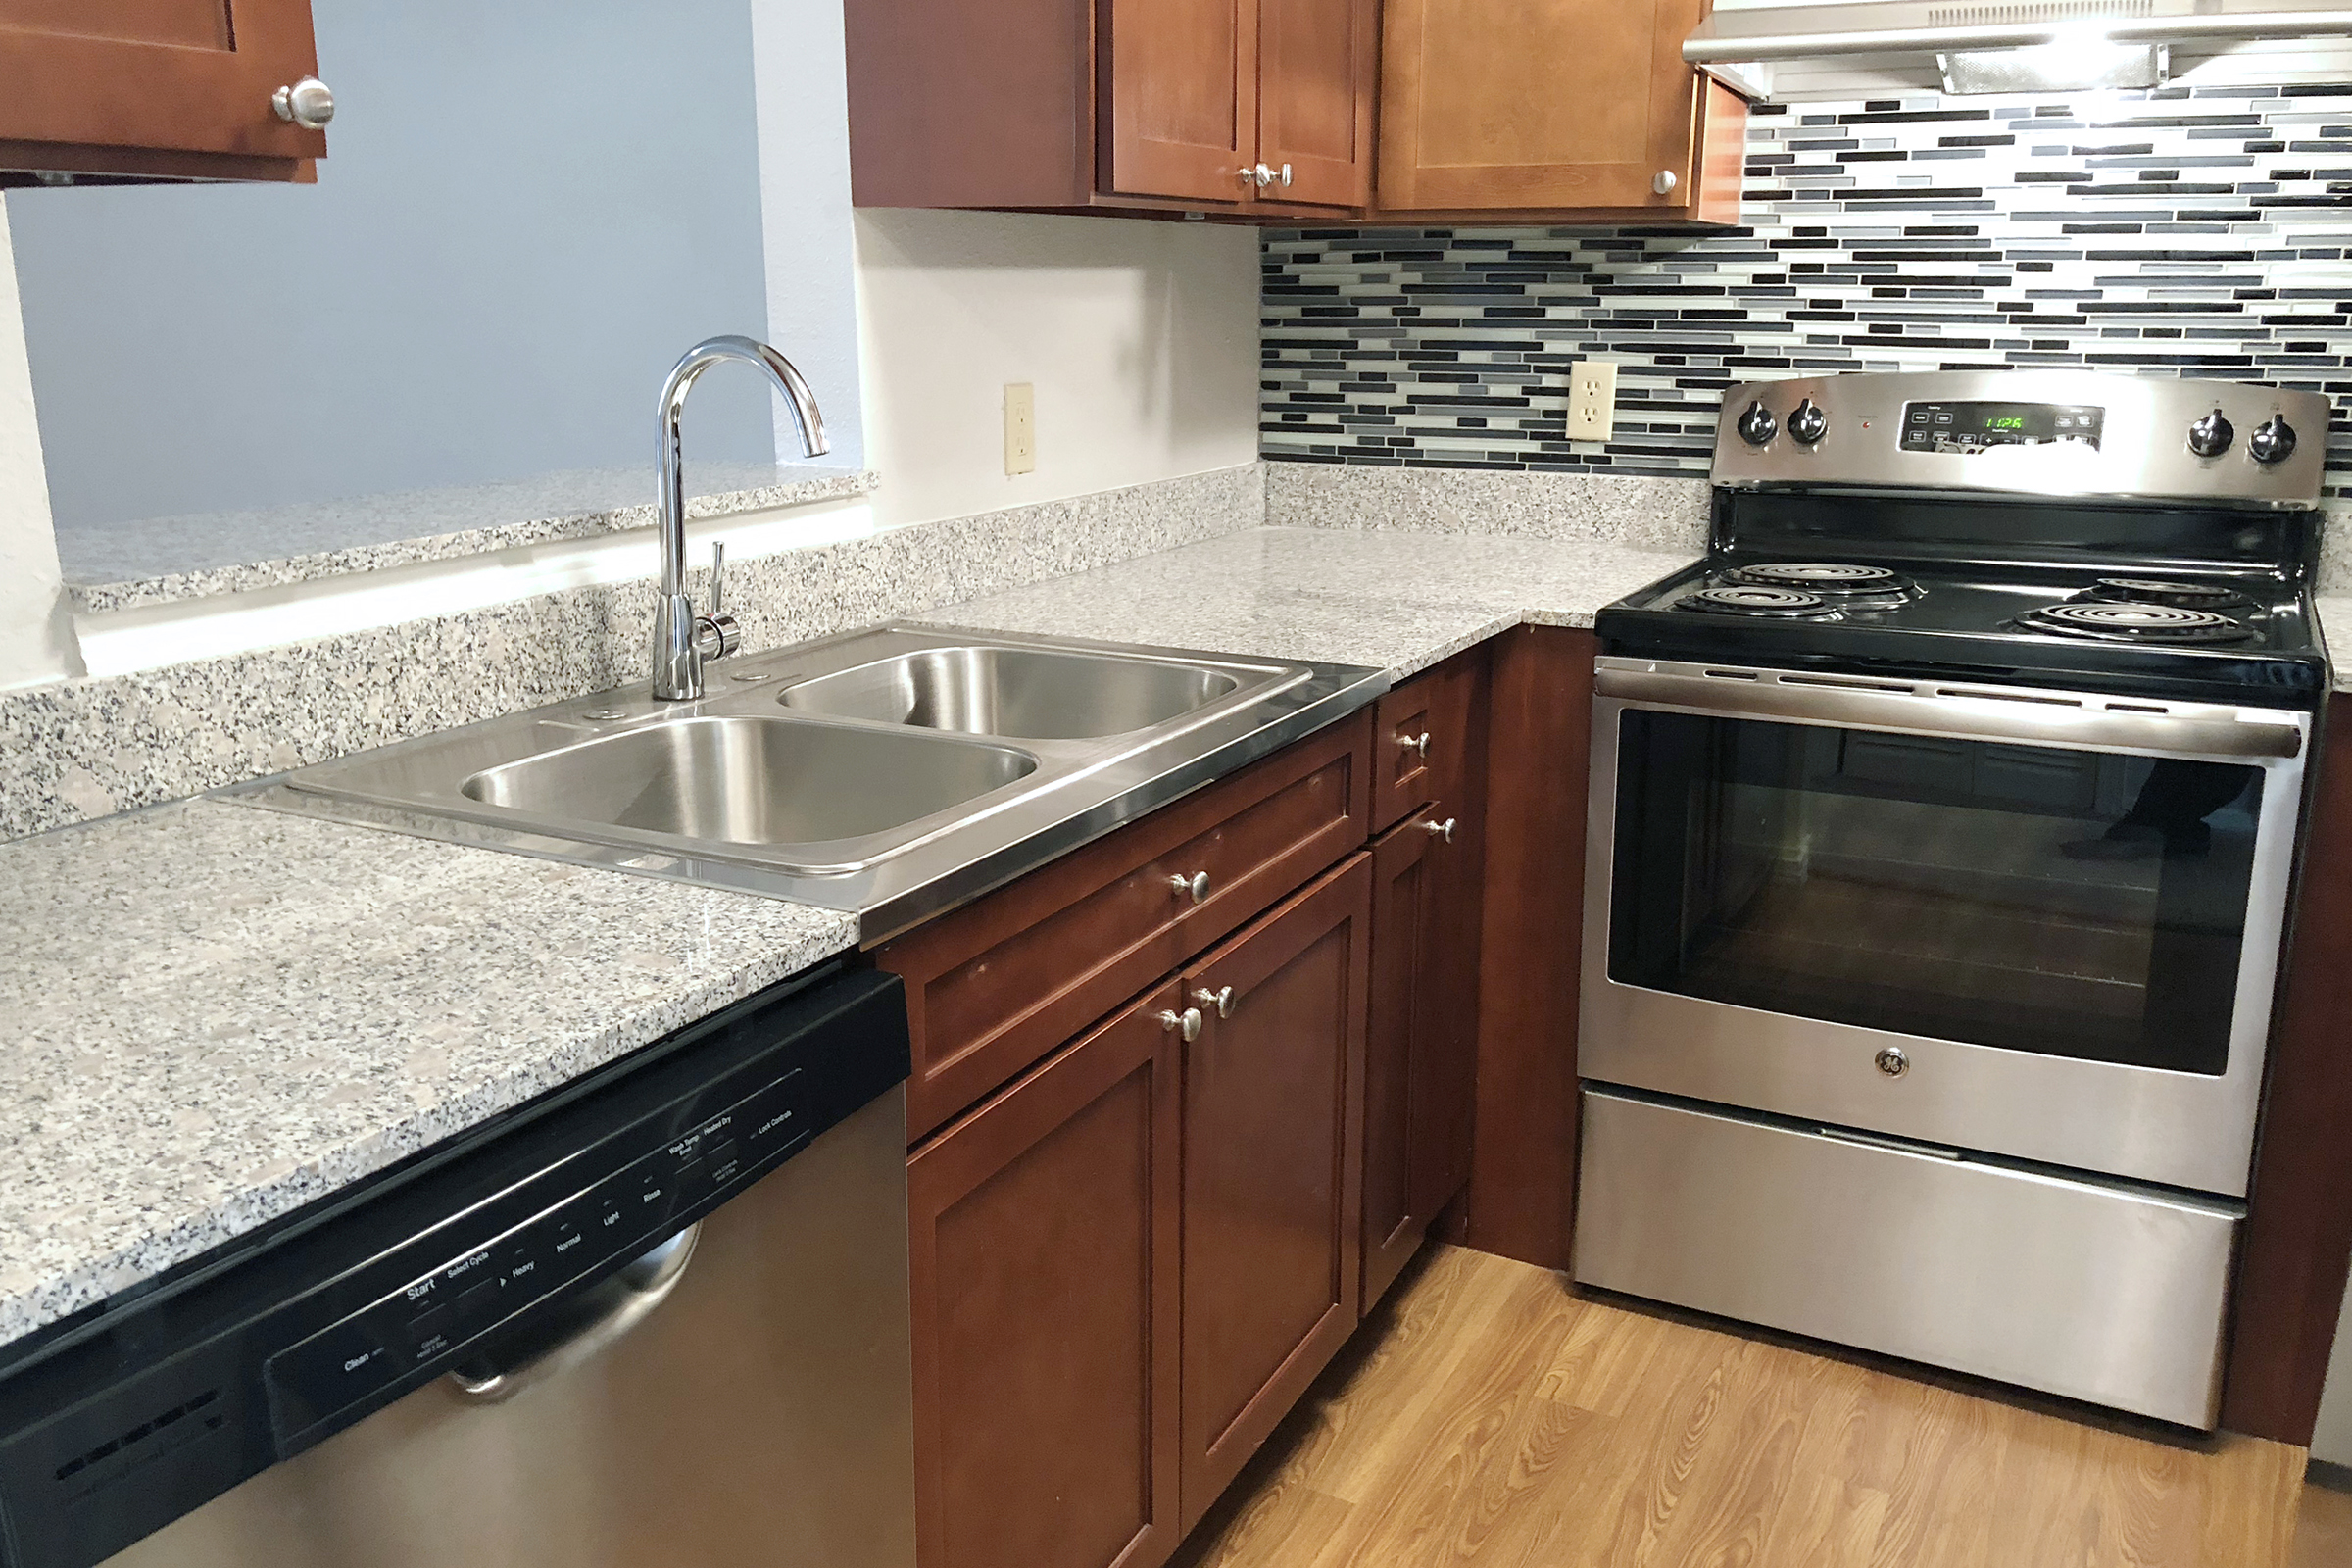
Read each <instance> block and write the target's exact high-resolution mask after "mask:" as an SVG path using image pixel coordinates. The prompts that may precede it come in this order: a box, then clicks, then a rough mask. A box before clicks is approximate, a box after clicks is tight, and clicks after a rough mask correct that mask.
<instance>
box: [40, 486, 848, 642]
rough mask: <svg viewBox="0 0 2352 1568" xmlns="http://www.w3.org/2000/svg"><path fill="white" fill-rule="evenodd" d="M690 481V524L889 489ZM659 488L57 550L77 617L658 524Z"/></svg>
mask: <svg viewBox="0 0 2352 1568" xmlns="http://www.w3.org/2000/svg"><path fill="white" fill-rule="evenodd" d="M687 475H688V477H689V479H690V480H691V481H692V482H693V483H694V485H695V486H696V487H697V488H696V493H695V494H693V495H691V496H689V497H687V499H686V515H687V516H688V517H689V518H701V517H722V516H732V515H735V514H736V513H739V512H753V511H761V510H765V509H767V508H770V507H798V506H808V505H810V504H812V503H815V502H819V501H841V500H848V499H851V498H853V497H856V496H861V495H864V494H866V493H867V492H869V491H871V490H872V489H874V487H875V486H876V485H877V484H878V483H879V480H878V479H877V478H876V476H875V475H874V474H872V473H871V472H868V471H865V470H862V469H858V468H843V467H835V466H831V465H827V464H815V463H787V464H777V465H773V466H768V465H762V464H725V463H720V464H712V463H704V464H690V465H689V466H688V467H687ZM654 488H655V484H654V474H653V472H652V470H651V469H647V468H585V469H578V470H573V471H569V472H564V473H550V474H542V475H539V476H538V477H535V478H530V479H514V480H508V481H505V482H503V483H498V484H482V485H469V486H463V487H458V488H452V489H444V490H414V491H402V492H399V493H397V494H390V495H377V496H358V497H354V498H351V499H348V500H343V501H326V502H318V503H313V504H310V505H305V506H293V507H277V508H273V509H270V510H269V511H263V512H218V513H205V514H202V515H193V516H178V517H150V518H147V519H145V520H143V521H138V522H119V523H106V524H80V525H75V524H70V523H69V524H61V525H60V526H59V527H58V530H57V549H58V557H59V561H60V564H61V565H62V567H63V569H64V571H65V577H66V594H67V597H68V599H69V600H70V601H71V602H72V605H73V609H74V611H75V612H76V613H80V614H84V615H99V614H108V613H114V612H116V611H122V610H134V609H137V608H139V607H141V606H145V605H160V604H169V603H172V602H173V601H175V600H183V599H203V598H208V597H210V596H212V595H215V594H227V593H241V592H245V591H248V590H251V589H255V588H270V587H277V586H280V585H283V584H286V583H297V582H311V581H315V580H317V579H319V578H321V577H336V576H344V575H348V574H350V573H352V572H361V571H381V570H383V569H385V568H387V567H391V566H408V565H415V564H417V563H419V562H426V561H450V560H454V559H457V558H459V557H463V556H478V555H483V554H486V553H488V552H490V551H493V550H506V549H510V548H512V547H514V546H516V545H535V544H545V543H547V542H549V541H551V540H558V539H586V538H591V537H593V536H595V535H598V534H606V533H616V532H619V531H621V530H623V529H628V528H650V527H652V526H653V524H654V521H655V515H654V503H653V502H652V501H651V500H648V499H647V497H649V496H650V495H651V494H652V493H653V491H654Z"/></svg>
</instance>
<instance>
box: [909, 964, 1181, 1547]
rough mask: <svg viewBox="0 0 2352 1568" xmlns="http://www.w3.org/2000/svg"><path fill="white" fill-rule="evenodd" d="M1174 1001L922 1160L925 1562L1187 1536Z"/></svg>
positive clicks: (1015, 1090) (919, 1339)
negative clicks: (1181, 1474)
mask: <svg viewBox="0 0 2352 1568" xmlns="http://www.w3.org/2000/svg"><path fill="white" fill-rule="evenodd" d="M1180 1005H1181V1004H1179V1003H1178V1001H1177V990H1176V987H1175V986H1174V985H1172V984H1171V985H1165V986H1162V987H1160V988H1159V989H1158V990H1157V991H1155V992H1153V993H1152V995H1150V996H1148V997H1146V998H1145V999H1143V1000H1142V1001H1140V1002H1138V1003H1137V1004H1135V1005H1133V1006H1132V1007H1130V1008H1129V1009H1128V1010H1127V1011H1125V1012H1123V1013H1120V1014H1118V1015H1117V1016H1115V1017H1113V1018H1111V1019H1110V1020H1109V1021H1107V1022H1105V1023H1103V1025H1102V1026H1101V1027H1100V1028H1098V1029H1096V1030H1094V1031H1093V1032H1092V1033H1091V1034H1089V1035H1087V1036H1086V1037H1085V1038H1083V1039H1081V1040H1080V1041H1078V1042H1077V1043H1076V1044H1075V1045H1073V1046H1071V1047H1069V1048H1068V1049H1067V1050H1066V1051H1064V1052H1062V1053H1061V1054H1058V1055H1056V1056H1054V1057H1053V1058H1051V1059H1050V1060H1048V1061H1047V1062H1046V1063H1045V1064H1044V1065H1042V1066H1040V1067H1038V1068H1037V1069H1036V1070H1035V1071H1034V1072H1032V1073H1031V1074H1030V1075H1029V1076H1027V1077H1026V1078H1023V1079H1021V1080H1020V1081H1019V1082H1017V1083H1015V1084H1013V1085H1012V1086H1011V1087H1010V1088H1008V1089H1006V1090H1005V1092H1004V1093H1003V1094H1001V1095H999V1096H998V1097H996V1098H995V1099H994V1100H991V1101H989V1102H988V1103H985V1104H983V1105H981V1106H980V1107H979V1108H978V1109H977V1110H974V1111H973V1112H972V1113H971V1114H970V1115H968V1116H966V1117H964V1118H963V1119H962V1120H961V1121H958V1122H956V1124H955V1125H954V1126H952V1127H950V1128H949V1129H948V1130H947V1131H945V1132H943V1133H941V1134H940V1135H939V1137H937V1138H936V1139H934V1140H932V1141H931V1142H930V1143H929V1144H928V1145H926V1146H925V1147H924V1148H923V1149H922V1150H920V1151H919V1152H917V1153H916V1154H915V1155H914V1156H913V1158H912V1159H911V1160H910V1161H909V1162H908V1165H907V1206H908V1217H909V1221H910V1225H909V1229H910V1235H911V1239H912V1258H911V1272H912V1286H913V1306H914V1399H915V1531H916V1555H917V1558H918V1560H919V1562H920V1563H921V1565H922V1568H1156V1565H1157V1564H1158V1563H1160V1562H1161V1561H1162V1560H1164V1559H1165V1558H1166V1556H1167V1555H1168V1553H1169V1551H1170V1550H1172V1549H1173V1548H1174V1546H1175V1544H1176V1541H1177V1536H1178V1531H1177V1526H1176V1503H1177V1462H1176V1461H1177V1452H1178V1450H1177V1446H1176V1442H1177V1426H1176V1416H1177V1397H1178V1396H1177V1361H1176V1355H1177V1321H1176V1313H1177V1258H1178V1253H1177V1219H1176V1213H1177V1201H1178V1185H1177V1184H1178V1164H1177V1161H1178V1157H1179V1148H1180V1146H1179V1143H1178V1116H1179V1114H1180V1110H1179V1105H1180V1102H1179V1099H1178V1091H1177V1073H1178V1070H1179V1041H1178V1036H1177V1035H1176V1034H1175V1033H1174V1032H1173V1031H1172V1030H1171V1028H1170V1027H1168V1026H1166V1025H1164V1024H1163V1023H1162V1021H1161V1019H1160V1016H1159V1015H1160V1014H1161V1013H1162V1012H1166V1011H1172V1010H1174V1009H1176V1008H1178V1007H1179V1006H1180Z"/></svg>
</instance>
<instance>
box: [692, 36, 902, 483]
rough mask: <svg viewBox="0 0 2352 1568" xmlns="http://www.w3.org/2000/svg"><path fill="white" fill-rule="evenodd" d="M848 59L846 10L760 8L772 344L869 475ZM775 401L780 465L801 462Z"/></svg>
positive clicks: (757, 64) (757, 43)
mask: <svg viewBox="0 0 2352 1568" xmlns="http://www.w3.org/2000/svg"><path fill="white" fill-rule="evenodd" d="M842 51H843V44H842V18H841V0H752V73H753V83H752V91H753V99H754V106H755V109H756V113H757V119H758V125H759V148H760V247H761V251H762V253H763V265H764V267H765V269H766V282H767V341H768V342H770V343H772V344H774V345H775V346H776V347H777V348H779V349H781V350H783V351H784V356H785V358H787V359H789V360H791V361H792V363H793V367H794V368H796V369H798V370H799V371H800V372H801V374H802V375H803V376H804V377H806V378H807V380H808V382H809V390H811V391H812V392H814V393H815V394H816V400H817V402H818V403H819V404H820V405H822V407H823V409H824V416H825V429H826V433H827V434H828V435H829V436H830V437H831V438H832V442H833V458H832V461H834V462H837V463H843V464H862V463H863V462H864V459H863V456H862V455H863V453H864V451H865V437H864V434H863V428H864V425H863V417H862V411H861V410H860V409H859V407H858V326H857V320H858V279H857V269H856V266H855V261H854V258H853V256H852V254H851V237H850V221H851V219H850V214H851V209H850V84H849V75H848V73H847V72H846V71H845V70H844V69H843V65H842V61H843V52H842ZM679 347H680V348H681V349H682V348H684V347H685V345H684V344H680V345H679ZM739 373H740V372H739ZM695 395H696V396H697V397H700V396H702V395H703V394H702V389H701V388H699V387H698V388H697V389H696V392H695ZM772 401H773V403H774V411H775V412H774V418H775V441H776V456H777V457H778V458H779V459H781V460H782V461H784V462H787V463H790V462H793V461H795V460H797V459H798V458H799V457H800V455H801V447H800V435H799V432H798V430H797V428H796V427H795V426H794V424H793V422H792V416H791V415H790V414H789V413H788V412H787V411H786V410H785V407H784V400H783V399H782V398H776V399H773V400H772Z"/></svg>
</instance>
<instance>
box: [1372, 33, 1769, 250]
mask: <svg viewBox="0 0 2352 1568" xmlns="http://www.w3.org/2000/svg"><path fill="white" fill-rule="evenodd" d="M1705 13H1706V0H1654V3H1642V0H1625V3H1612V4H1595V3H1593V0H1388V6H1387V21H1386V28H1387V32H1386V39H1385V43H1384V47H1383V52H1382V61H1381V72H1382V79H1381V129H1380V181H1379V189H1378V193H1377V196H1376V205H1377V206H1378V207H1379V208H1380V209H1381V210H1383V211H1389V212H1465V213H1479V212H1499V211H1516V212H1538V211H1573V210H1596V211H1611V212H1620V213H1624V212H1633V211H1654V212H1658V213H1660V214H1662V215H1664V216H1668V217H1675V218H1685V217H1704V218H1708V219H1711V220H1715V219H1721V218H1722V215H1721V214H1720V213H1719V212H1712V211H1701V210H1700V209H1702V208H1704V206H1705V204H1706V200H1707V197H1708V194H1709V193H1708V192H1707V191H1706V190H1704V189H1702V188H1701V186H1702V179H1703V177H1704V176H1706V175H1708V174H1709V173H1710V172H1713V171H1711V170H1710V168H1709V167H1708V165H1707V162H1706V160H1705V158H1704V156H1703V147H1704V143H1705V139H1706V137H1707V135H1708V134H1709V133H1710V132H1712V133H1713V134H1714V135H1715V136H1716V137H1717V139H1718V140H1719V141H1720V139H1721V137H1722V136H1723V135H1725V134H1727V133H1728V132H1729V131H1730V129H1731V128H1732V127H1729V126H1726V125H1725V124H1724V123H1723V121H1724V120H1725V118H1726V117H1728V116H1730V115H1731V114H1732V113H1733V109H1734V106H1737V109H1738V112H1739V113H1738V118H1739V120H1740V125H1739V126H1738V127H1737V128H1738V129H1739V130H1740V132H1741V133H1743V132H1744V105H1741V104H1740V102H1739V100H1738V98H1737V97H1736V95H1732V94H1729V93H1724V94H1723V97H1722V98H1721V99H1718V98H1716V97H1714V96H1713V94H1711V93H1710V92H1709V91H1708V90H1707V89H1708V84H1707V83H1706V82H1705V79H1704V78H1703V77H1701V76H1699V75H1698V74H1697V73H1695V72H1693V71H1692V69H1691V67H1690V66H1688V65H1686V64H1684V62H1683V57H1682V43H1683V39H1684V38H1685V37H1686V36H1687V35H1689V33H1690V32H1691V28H1692V27H1694V26H1696V25H1697V24H1698V22H1699V21H1700V19H1701V18H1702V17H1703V16H1704V15H1705ZM1715 90H1716V91H1717V92H1721V89H1715ZM1725 100H1728V103H1727V102H1726V101H1725ZM1661 176H1671V179H1662V178H1661ZM1661 183H1663V184H1666V185H1667V189H1665V190H1663V191H1661V190H1659V189H1658V188H1657V187H1658V185H1659V184H1661ZM1731 199H1732V201H1733V203H1734V204H1735V205H1734V212H1733V214H1732V217H1734V218H1736V216H1737V208H1736V203H1737V199H1738V195H1737V186H1736V184H1735V185H1734V186H1733V188H1732V191H1731ZM1716 200H1717V201H1718V202H1720V200H1721V197H1720V195H1718V196H1717V198H1716Z"/></svg>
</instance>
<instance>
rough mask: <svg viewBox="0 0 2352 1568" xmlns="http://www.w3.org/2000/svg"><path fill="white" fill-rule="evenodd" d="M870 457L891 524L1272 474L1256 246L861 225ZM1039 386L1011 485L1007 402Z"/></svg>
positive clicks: (883, 222) (1161, 229)
mask: <svg viewBox="0 0 2352 1568" xmlns="http://www.w3.org/2000/svg"><path fill="white" fill-rule="evenodd" d="M857 235H858V332H859V340H860V343H861V346H862V350H863V352H862V356H861V359H862V364H863V371H864V374H863V385H864V389H865V439H866V453H867V459H868V461H869V463H870V464H871V466H873V467H874V468H875V469H876V470H878V471H879V472H880V473H881V475H882V488H881V489H880V490H879V491H878V492H877V493H876V495H875V498H874V501H875V510H876V513H877V515H878V516H879V518H880V520H881V521H882V522H883V523H884V524H885V525H887V526H896V525H898V524H900V523H907V522H921V521H928V520H930V519H932V518H936V517H950V516H956V515H962V514H965V513H973V512H987V511H992V510H994V509H996V508H999V507H1009V506H1017V505H1021V504H1024V503H1027V502H1033V501H1051V500H1056V499H1059V498H1061V497H1064V496H1072V495H1079V494H1083V493H1085V492H1087V491H1090V490H1103V489H1108V488H1111V487H1113V486H1116V485H1129V484H1140V483H1143V482H1144V481H1147V480H1152V479H1165V478H1172V477H1175V476H1177V475H1179V474H1187V473H1200V472H1203V471H1205V470H1207V469H1211V468H1222V467H1229V466H1233V465H1235V464H1242V463H1249V462H1251V461H1253V460H1254V459H1255V458H1256V457H1257V379H1258V355H1257V314H1258V304H1257V300H1258V272H1257V267H1258V263H1257V232H1256V230H1254V229H1250V228H1241V227H1229V226H1226V225H1223V224H1211V223H1186V222H1153V221H1141V220H1136V219H1116V218H1057V217H1049V216H1042V215H1036V214H1019V213H933V212H910V211H877V210H868V211H863V212H860V213H858V218H857ZM1012 381H1027V382H1030V383H1031V384H1033V385H1034V386H1035V387H1036V388H1037V469H1036V471H1035V472H1033V473H1028V474H1023V475H1021V476H1019V477H1017V478H1007V477H1006V476H1005V425H1004V417H1005V416H1004V389H1005V383H1006V382H1012Z"/></svg>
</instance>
